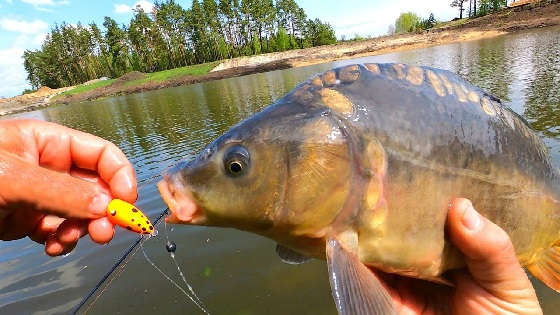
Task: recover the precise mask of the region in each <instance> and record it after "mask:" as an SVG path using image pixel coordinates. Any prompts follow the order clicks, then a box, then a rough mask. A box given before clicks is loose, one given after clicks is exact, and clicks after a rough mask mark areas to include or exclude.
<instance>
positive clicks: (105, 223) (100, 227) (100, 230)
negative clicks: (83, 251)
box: [88, 218, 115, 244]
mask: <svg viewBox="0 0 560 315" xmlns="http://www.w3.org/2000/svg"><path fill="white" fill-rule="evenodd" d="M88 232H89V236H90V237H91V240H92V241H94V242H96V243H98V244H107V243H109V242H110V241H111V239H113V235H114V234H115V228H114V226H113V224H112V223H111V222H109V220H108V219H107V218H101V219H97V220H91V222H89V225H88Z"/></svg>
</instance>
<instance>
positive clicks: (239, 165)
mask: <svg viewBox="0 0 560 315" xmlns="http://www.w3.org/2000/svg"><path fill="white" fill-rule="evenodd" d="M249 162H250V156H249V152H248V151H247V149H245V148H244V147H243V146H241V145H236V146H233V147H231V148H228V150H227V152H226V153H225V154H224V168H225V171H226V174H227V175H229V176H231V177H237V176H241V175H243V174H245V172H246V170H247V168H248V167H249Z"/></svg>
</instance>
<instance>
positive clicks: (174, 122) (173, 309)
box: [0, 28, 560, 314]
mask: <svg viewBox="0 0 560 315" xmlns="http://www.w3.org/2000/svg"><path fill="white" fill-rule="evenodd" d="M559 44H560V28H548V29H542V30H536V31H529V32H524V33H519V34H515V35H508V36H503V37H498V38H494V39H487V40H481V41H473V42H466V43H460V44H453V45H446V46H438V47H433V48H427V49H420V50H414V51H407V52H399V53H394V54H388V55H382V56H375V57H367V58H361V59H357V60H345V61H340V62H335V63H330V64H323V65H315V66H310V67H305V68H297V69H290V70H284V71H274V72H269V73H264V74H256V75H250V76H245V77H239V78H232V79H226V80H220V81H214V82H207V83H202V84H196V85H191V86H185V87H177V88H170V89H164V90H159V91H152V92H147V93H141V94H135V95H129V96H121V97H111V98H106V99H103V100H97V101H93V102H85V103H80V104H75V105H70V106H58V107H53V108H48V109H45V110H42V111H37V112H33V113H27V114H23V115H19V116H23V117H30V116H32V117H35V118H39V119H45V120H49V121H54V122H58V123H61V124H64V125H67V126H70V127H73V128H77V129H80V130H83V131H86V132H90V133H93V134H96V135H99V136H101V137H104V138H106V139H108V140H110V141H113V142H114V143H116V144H117V145H118V146H119V147H120V148H122V149H123V151H125V153H126V155H127V156H128V157H129V158H130V159H131V161H132V162H133V163H134V166H135V169H136V172H137V174H138V177H139V180H140V182H141V183H144V184H142V185H141V187H140V194H139V196H140V199H139V201H138V205H139V207H140V208H142V209H144V210H145V211H146V212H147V213H148V215H149V216H150V217H151V218H154V217H156V216H157V215H158V214H159V213H160V212H161V210H162V209H164V205H163V203H162V201H161V200H160V198H159V195H158V194H157V190H156V188H155V183H154V182H153V181H148V179H151V178H153V177H154V176H157V175H158V174H161V173H162V172H163V171H164V170H165V169H166V168H168V167H169V166H171V165H172V164H174V163H176V162H177V161H178V160H179V159H182V158H188V157H190V156H192V155H193V154H195V153H196V152H197V151H199V150H200V149H201V148H202V147H203V146H204V145H205V144H206V143H208V142H210V141H211V140H212V139H213V138H215V137H217V136H218V135H220V134H222V133H223V132H225V131H226V130H227V129H228V128H229V127H231V126H232V125H233V124H235V123H237V122H238V121H240V120H241V119H243V118H246V117H248V116H250V115H251V114H253V113H255V112H256V111H258V110H260V109H261V108H263V107H264V106H266V105H267V104H269V103H271V102H272V101H274V100H275V99H278V98H280V97H281V96H282V95H284V94H285V93H287V92H288V91H289V90H291V89H292V88H293V87H294V86H296V85H297V84H298V83H300V82H302V81H303V80H305V79H306V78H308V77H310V76H311V75H313V74H315V73H317V72H321V71H324V70H327V69H329V68H332V67H334V66H340V65H344V64H349V63H356V62H402V63H410V64H421V65H428V66H434V67H438V68H443V69H448V70H451V71H453V72H456V73H459V74H460V75H462V76H464V77H466V78H467V79H469V80H470V81H471V82H473V83H474V84H475V85H478V86H481V87H483V88H485V89H486V90H488V91H489V92H491V93H493V94H495V95H496V96H498V97H500V98H501V99H503V100H504V101H505V102H506V104H507V105H509V106H510V107H511V108H513V109H514V110H515V111H517V112H518V113H520V114H522V115H523V116H524V117H525V118H526V119H527V120H528V121H529V122H530V123H531V124H532V125H533V127H534V128H535V129H536V130H538V131H539V132H540V134H541V135H542V136H543V138H544V140H545V142H546V143H547V145H548V146H549V147H550V148H551V152H552V154H553V156H554V157H555V159H556V160H558V158H559V155H560V144H559V142H558V141H557V139H558V137H559V136H560V129H559V126H560V56H559V51H560V49H559V48H560V45H559ZM169 228H170V231H169V232H168V233H169V237H170V238H171V239H172V240H174V241H175V242H176V243H177V245H178V250H177V253H176V255H177V259H178V261H179V262H180V263H181V265H182V268H183V269H184V271H185V273H186V276H187V278H188V279H189V281H190V283H191V285H192V286H193V287H194V289H195V290H196V291H197V293H198V294H199V296H200V298H201V299H202V300H203V302H204V303H205V304H206V305H207V306H208V308H209V310H210V312H211V313H216V314H262V313H268V314H286V313H298V314H335V308H334V304H333V302H332V299H331V297H330V290H329V286H328V280H327V274H326V269H325V265H324V263H323V262H320V261H312V262H311V263H308V264H304V265H301V266H291V265H286V264H283V263H281V262H280V261H279V259H277V257H275V253H274V244H273V243H272V242H271V241H269V240H267V239H264V238H261V237H258V236H255V235H250V234H247V233H243V232H239V231H235V230H229V229H218V228H202V227H185V226H174V227H169ZM158 229H159V230H160V232H161V230H162V229H163V226H162V225H160V226H158ZM163 235H164V233H159V235H158V237H155V238H152V239H150V240H148V241H147V242H146V244H145V247H146V250H147V252H148V254H149V255H150V256H151V257H152V259H153V260H154V261H155V262H156V263H157V264H158V266H159V267H160V268H162V269H163V270H164V271H165V272H166V273H168V274H170V275H172V277H174V279H176V280H179V278H178V276H177V275H176V269H174V266H173V264H172V261H171V260H170V259H169V257H168V256H167V252H166V251H165V249H164V248H165V241H164V239H165V238H164V236H163ZM135 237H136V236H135V235H132V234H131V233H127V232H124V231H118V232H117V235H116V238H115V239H114V240H113V241H112V243H111V244H110V245H108V246H95V245H93V244H92V243H91V242H90V241H88V240H84V241H82V242H81V243H80V244H79V245H78V248H77V249H76V250H75V251H74V252H73V253H72V254H70V255H69V256H67V257H62V258H55V259H51V258H48V257H46V256H45V255H44V254H43V253H42V248H41V247H39V246H36V245H34V244H32V243H31V242H30V241H28V240H19V241H14V242H8V243H7V242H3V243H0V307H1V311H2V312H5V313H37V314H43V313H48V314H50V313H64V312H67V311H68V310H70V309H71V308H72V307H73V306H74V305H76V304H77V303H78V302H79V300H80V299H81V298H82V297H83V296H84V295H86V294H87V293H88V292H89V290H90V289H91V288H92V287H93V286H94V285H95V284H96V282H97V281H98V280H99V279H100V278H101V277H102V276H103V274H104V273H105V272H106V271H107V270H108V269H109V268H110V267H111V266H112V264H113V263H114V262H115V261H116V260H117V259H118V258H119V257H120V255H121V254H122V253H123V251H124V250H125V249H126V248H128V246H130V244H131V243H132V241H133V240H134V239H135ZM118 274H119V276H118V277H116V278H115V279H114V280H113V281H112V282H111V285H110V286H109V288H108V289H107V290H105V291H104V293H103V295H101V296H100V297H99V298H97V299H95V300H94V299H92V300H90V301H89V304H91V303H92V302H93V305H92V306H91V308H90V309H89V310H90V311H91V312H92V313H99V314H101V313H105V312H107V313H119V314H129V313H135V314H149V313H153V312H154V311H157V312H161V313H189V314H190V313H192V314H197V312H199V311H198V310H197V308H196V307H195V306H194V305H192V304H191V303H190V302H188V301H187V299H186V297H184V296H183V295H181V294H180V293H178V291H177V290H176V289H175V288H174V287H172V286H171V285H170V284H169V283H168V282H167V281H166V280H165V279H163V278H162V277H161V276H160V275H159V274H158V273H157V271H155V270H154V269H153V268H152V266H150V265H149V264H148V263H146V261H145V260H144V258H143V256H142V255H135V256H134V257H133V258H132V259H131V260H130V261H129V262H128V263H127V264H126V266H125V268H123V269H119V273H118ZM536 286H537V290H538V292H539V296H540V297H541V299H542V301H543V305H544V307H545V310H546V313H555V312H556V310H558V309H559V306H560V305H559V303H558V302H555V300H558V297H557V296H555V293H553V292H552V291H551V290H549V289H547V288H545V287H544V286H542V285H541V284H539V283H536Z"/></svg>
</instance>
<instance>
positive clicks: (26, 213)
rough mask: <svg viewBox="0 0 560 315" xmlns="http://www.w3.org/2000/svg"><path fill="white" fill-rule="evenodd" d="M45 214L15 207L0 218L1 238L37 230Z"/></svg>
mask: <svg viewBox="0 0 560 315" xmlns="http://www.w3.org/2000/svg"><path fill="white" fill-rule="evenodd" d="M0 161H1V159H0ZM0 173H1V170H0ZM0 187H2V190H4V186H2V185H1V184H0ZM0 193H3V191H0ZM0 199H1V198H0ZM43 216H44V214H42V213H38V212H35V211H33V210H31V209H28V208H27V207H26V206H25V205H21V209H15V210H14V211H12V212H11V213H10V214H9V215H7V216H5V217H4V218H2V219H1V220H0V239H1V240H4V241H11V240H17V239H20V238H24V237H26V236H28V235H29V234H31V233H32V232H33V230H35V228H36V227H37V225H38V224H39V222H41V219H42V218H43Z"/></svg>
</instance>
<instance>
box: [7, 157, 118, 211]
mask: <svg viewBox="0 0 560 315" xmlns="http://www.w3.org/2000/svg"><path fill="white" fill-rule="evenodd" d="M0 187H2V190H1V191H0V207H6V208H8V209H15V210H16V211H17V210H18V208H22V207H29V208H32V209H34V210H36V211H39V212H44V213H48V214H54V215H57V216H59V217H64V218H76V219H95V218H100V217H102V216H105V208H106V207H107V205H108V204H109V202H110V201H111V196H110V195H109V193H108V192H107V191H105V190H104V189H103V188H102V187H101V186H100V185H99V184H96V183H92V182H88V181H85V180H81V179H78V178H75V177H73V176H70V175H69V174H67V173H60V172H56V171H52V170H49V169H46V168H43V167H40V166H37V165H34V164H31V163H29V162H26V161H24V160H22V159H21V158H19V157H17V156H14V155H11V154H9V153H6V152H2V151H0Z"/></svg>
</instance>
